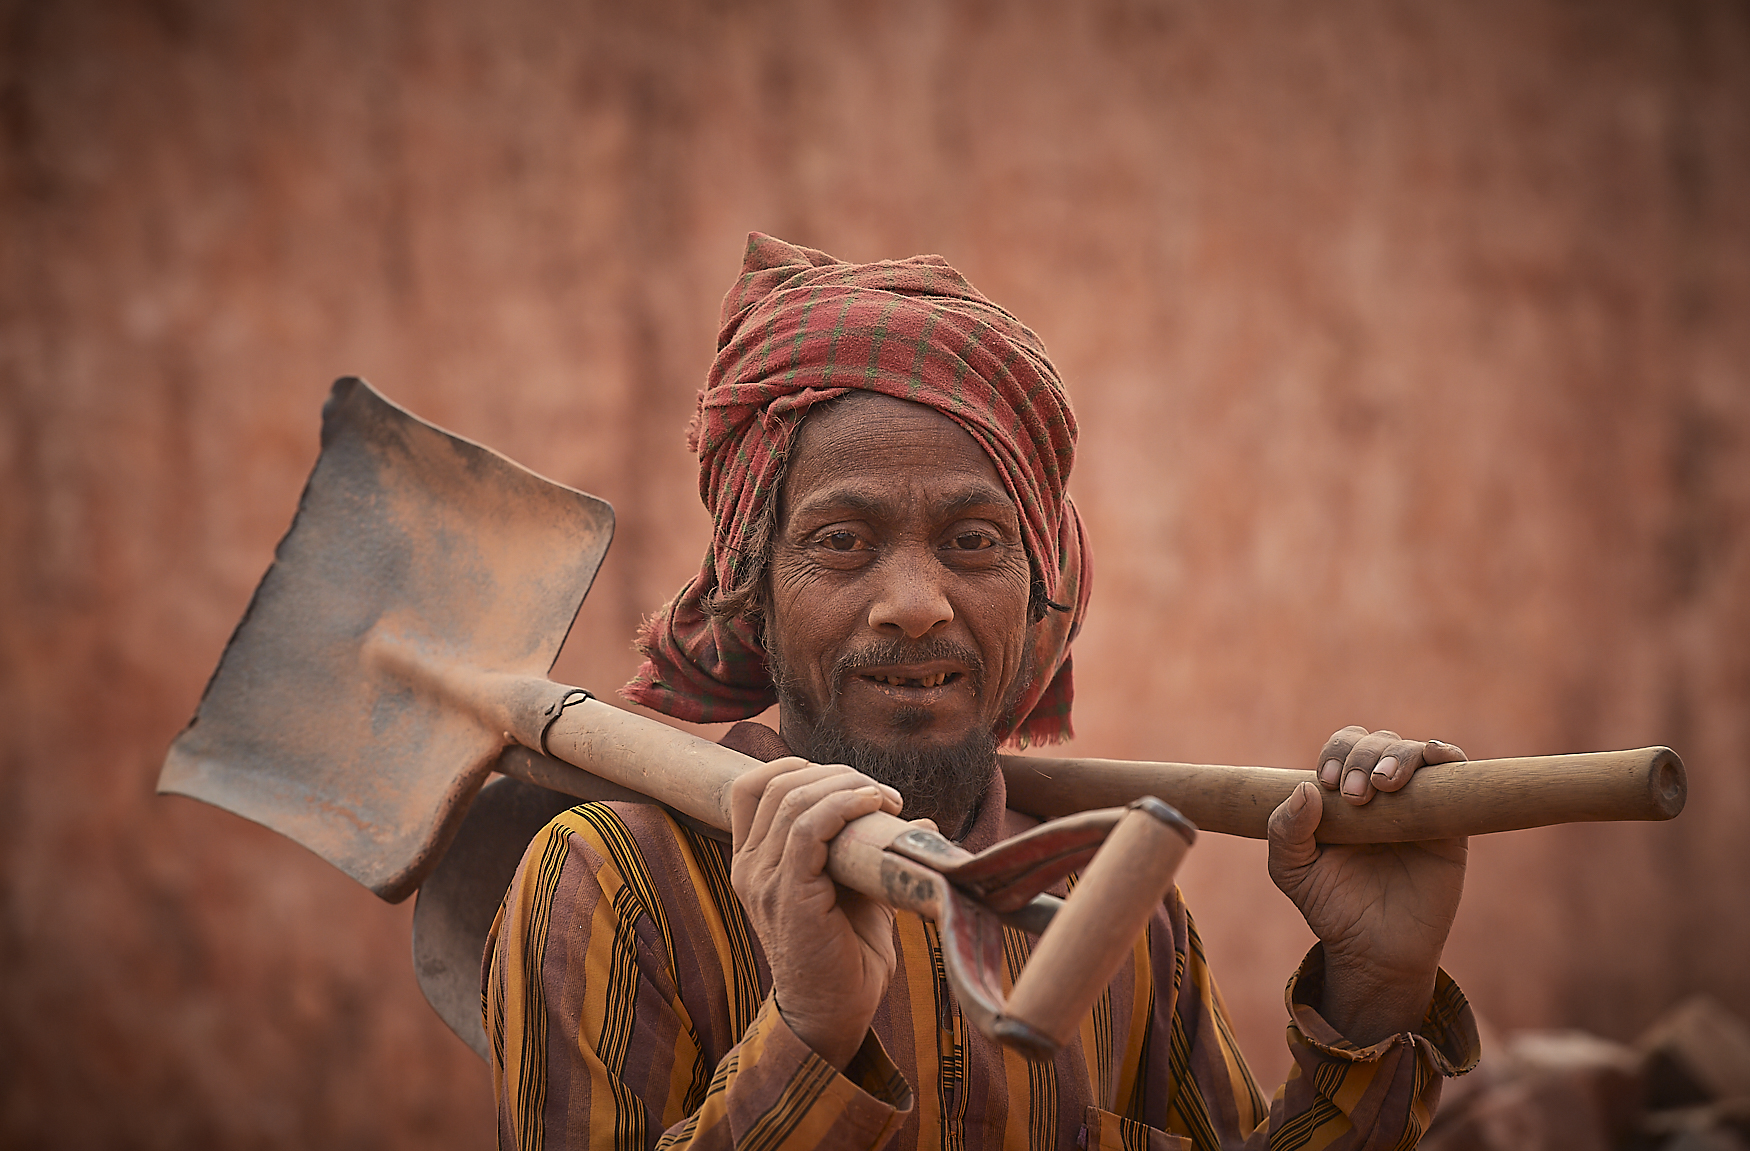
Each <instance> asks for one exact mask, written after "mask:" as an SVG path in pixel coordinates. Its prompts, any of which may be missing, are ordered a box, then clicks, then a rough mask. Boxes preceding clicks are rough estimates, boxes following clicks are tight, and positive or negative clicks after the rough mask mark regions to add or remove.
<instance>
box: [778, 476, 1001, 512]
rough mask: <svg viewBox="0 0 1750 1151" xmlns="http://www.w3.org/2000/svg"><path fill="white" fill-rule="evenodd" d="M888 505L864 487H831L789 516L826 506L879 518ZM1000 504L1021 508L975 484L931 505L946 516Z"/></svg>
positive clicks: (993, 490) (997, 492)
mask: <svg viewBox="0 0 1750 1151" xmlns="http://www.w3.org/2000/svg"><path fill="white" fill-rule="evenodd" d="M889 507H890V505H889V504H888V502H887V501H886V500H884V499H882V498H881V497H880V496H877V495H872V494H870V493H869V491H868V490H867V489H866V488H858V487H851V486H849V485H847V486H844V487H838V488H830V489H828V490H827V491H825V492H823V493H821V494H819V495H817V496H815V497H814V498H812V499H809V500H808V501H806V502H805V503H803V504H802V505H801V506H799V507H796V508H792V509H791V510H790V514H791V515H793V516H794V515H802V514H810V513H814V514H818V513H819V512H821V511H824V510H826V509H828V508H844V509H845V510H847V511H852V512H856V513H858V514H860V515H865V516H870V517H879V516H881V515H884V514H886V512H887V511H888V509H889ZM987 507H1001V508H1004V509H1007V510H1012V511H1014V512H1015V513H1016V514H1017V515H1019V514H1020V509H1019V508H1018V507H1017V506H1016V504H1015V501H1014V500H1013V499H1011V498H1010V497H1009V493H1008V492H1006V491H1004V490H1002V489H1001V488H999V487H996V486H994V485H992V484H987V483H982V482H981V483H978V484H976V485H974V486H973V487H971V488H968V489H966V490H964V491H961V492H960V493H959V494H957V495H955V496H953V497H952V498H950V499H948V500H946V501H944V502H943V503H940V504H932V505H931V510H932V511H933V512H934V514H936V515H939V516H942V517H944V518H949V517H953V516H958V515H962V514H964V513H966V512H969V511H973V510H975V509H978V508H987Z"/></svg>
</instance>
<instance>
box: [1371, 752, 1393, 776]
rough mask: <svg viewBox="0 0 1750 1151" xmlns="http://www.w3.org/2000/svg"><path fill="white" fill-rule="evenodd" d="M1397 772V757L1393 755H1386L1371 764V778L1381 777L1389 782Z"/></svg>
mask: <svg viewBox="0 0 1750 1151" xmlns="http://www.w3.org/2000/svg"><path fill="white" fill-rule="evenodd" d="M1397 774H1398V759H1397V756H1395V755H1388V756H1386V757H1385V758H1384V759H1382V760H1380V761H1379V762H1378V763H1376V764H1374V765H1373V778H1375V779H1383V780H1384V781H1385V782H1387V783H1390V782H1391V781H1392V780H1393V779H1395V778H1396V777H1397Z"/></svg>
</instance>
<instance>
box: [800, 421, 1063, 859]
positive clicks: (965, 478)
mask: <svg viewBox="0 0 1750 1151" xmlns="http://www.w3.org/2000/svg"><path fill="white" fill-rule="evenodd" d="M782 501H783V502H782V505H781V507H780V509H779V516H778V525H777V532H776V538H775V539H774V540H773V545H772V564H771V569H770V580H771V586H770V597H769V601H768V605H767V618H766V645H767V649H768V651H769V653H770V656H771V663H772V666H773V673H774V677H775V679H776V680H777V682H778V689H779V722H780V725H781V727H782V730H783V733H784V736H785V738H786V739H787V740H788V741H789V742H790V744H791V746H792V747H795V748H796V749H797V750H798V751H799V752H802V753H803V754H806V755H809V756H810V757H811V758H816V759H820V758H826V759H827V760H828V761H830V762H841V761H848V760H847V757H846V756H845V754H844V752H845V750H846V749H847V748H852V749H855V748H864V749H875V750H876V751H878V752H879V753H881V754H882V755H884V756H886V757H888V758H889V759H892V758H894V757H897V758H898V760H900V761H903V762H905V763H911V764H913V765H919V764H921V765H922V768H921V770H923V771H924V772H925V774H928V773H929V772H930V771H931V770H936V771H937V773H938V774H940V772H941V771H948V772H949V773H950V774H952V773H955V772H966V771H973V772H976V773H977V777H976V779H975V780H973V781H971V783H970V784H963V785H962V786H961V787H959V788H958V791H959V792H961V793H962V794H960V795H958V796H943V797H942V798H943V799H944V800H948V801H949V803H948V806H950V807H954V804H956V803H959V802H960V801H961V800H963V799H964V794H963V793H964V792H965V791H966V790H967V788H968V787H973V788H974V790H973V791H972V799H973V800H974V801H976V798H977V796H978V795H979V794H982V791H983V788H984V786H985V784H986V782H987V781H988V777H989V772H990V768H991V766H992V764H991V755H992V754H993V753H994V751H995V739H994V737H993V734H992V732H993V729H994V728H995V727H996V725H997V723H998V721H999V720H1000V719H1001V718H1002V717H1003V714H1004V712H1005V709H1007V708H1009V707H1012V706H1013V703H1014V701H1015V699H1017V698H1018V697H1019V694H1020V692H1021V691H1022V690H1024V689H1025V687H1026V686H1027V680H1028V676H1029V674H1030V670H1031V669H1030V668H1029V667H1028V661H1027V651H1028V645H1027V633H1028V623H1029V620H1028V610H1027V609H1028V591H1029V584H1030V579H1031V575H1030V570H1031V569H1030V568H1029V566H1028V562H1027V554H1026V549H1025V548H1024V546H1023V545H1022V542H1021V529H1020V518H1019V515H1018V513H1017V511H1016V508H1015V504H1014V501H1013V500H1011V499H1010V498H1009V495H1008V492H1007V491H1006V490H1005V489H1004V487H1003V483H1002V479H1001V477H1000V476H999V475H998V473H997V470H996V466H995V465H994V464H993V463H992V462H991V459H990V457H989V456H988V455H986V454H985V452H984V449H982V448H980V447H979V446H978V444H977V442H976V441H974V440H973V438H972V437H971V436H970V435H968V434H967V433H966V431H965V429H963V428H961V427H960V426H959V425H958V424H956V423H954V421H952V420H950V419H948V418H947V417H946V416H944V415H942V414H941V413H939V412H937V411H935V410H934V409H931V408H927V407H924V406H923V405H921V404H913V403H908V402H906V401H903V400H896V399H892V398H890V397H887V396H880V395H875V394H873V393H852V394H851V395H848V396H846V397H844V398H843V399H840V400H837V401H835V402H833V403H831V404H829V405H827V406H825V407H824V408H821V409H818V410H816V411H815V412H814V413H813V414H812V415H810V416H809V418H808V419H807V420H806V421H804V423H803V425H802V427H801V428H800V429H799V431H798V434H797V438H796V442H795V445H794V447H793V449H792V455H791V460H790V465H789V469H788V475H787V478H786V480H785V482H784V489H783V492H782ZM932 757H934V758H935V759H937V760H941V761H942V762H943V763H946V764H948V766H938V768H936V769H932V768H931V767H930V762H931V760H932ZM877 758H880V757H879V756H878V757H877ZM955 763H959V764H963V765H964V766H959V767H956V766H952V764H955ZM853 766H858V767H860V768H862V769H863V770H865V771H871V774H875V772H874V771H872V770H871V766H870V765H868V764H866V763H853ZM888 782H891V783H893V784H894V786H896V787H899V789H900V790H901V792H902V793H905V792H907V785H908V784H911V785H913V787H914V790H915V789H916V788H918V787H922V788H923V790H925V791H929V790H932V789H934V790H940V788H939V787H936V786H935V785H933V784H931V783H930V781H928V780H918V779H905V780H897V779H889V780H888ZM941 782H942V781H940V780H937V781H936V784H940V783H941ZM949 782H950V783H952V782H953V781H949ZM949 790H955V789H954V788H952V787H951V788H950V789H949ZM917 798H918V799H920V800H922V801H923V803H922V805H921V807H922V809H920V804H918V803H913V802H911V800H912V799H913V796H912V795H911V794H907V799H908V809H907V814H909V815H913V816H920V815H930V816H932V817H935V818H936V819H937V822H938V823H940V824H941V825H942V828H943V830H944V831H946V832H948V833H949V834H953V833H954V828H955V826H956V824H955V822H954V816H955V814H956V811H963V810H964V809H963V808H956V809H955V810H949V811H943V812H936V811H932V810H928V808H929V807H932V806H937V805H936V804H933V803H931V802H930V797H928V796H918V797H917ZM944 816H947V817H948V819H947V820H946V821H945V820H944V818H943V817H944Z"/></svg>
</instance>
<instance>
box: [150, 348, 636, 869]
mask: <svg viewBox="0 0 1750 1151" xmlns="http://www.w3.org/2000/svg"><path fill="white" fill-rule="evenodd" d="M613 530H614V513H613V509H612V508H611V507H609V506H608V504H607V503H605V502H604V501H602V500H599V499H596V498H595V497H594V496H591V495H587V494H585V493H583V492H579V491H575V490H573V489H571V488H567V487H562V486H561V485H559V484H555V483H553V482H551V481H549V480H546V479H543V478H542V477H540V476H538V475H535V474H534V473H533V472H531V471H528V470H527V469H525V468H523V467H520V466H519V465H517V464H515V463H513V462H511V461H510V460H508V459H506V458H505V457H503V456H501V455H499V454H498V453H496V452H493V451H491V450H489V449H487V448H484V447H481V446H480V445H478V444H475V443H471V442H469V441H468V440H464V439H461V438H460V437H458V436H454V435H451V434H450V433H448V432H445V431H443V430H441V429H439V428H436V427H433V426H432V425H431V424H428V423H426V422H425V421H423V420H420V419H419V418H417V417H415V416H413V415H411V414H410V413H408V412H406V411H404V410H402V409H401V408H399V407H397V406H395V405H394V404H392V403H390V402H389V401H388V400H385V399H384V398H383V397H382V396H380V395H379V394H377V392H375V391H374V390H373V389H372V388H371V387H370V385H368V384H366V383H365V382H364V381H363V380H359V379H353V378H347V379H342V380H340V381H338V382H336V383H335V385H334V391H333V393H332V395H331V396H330V397H329V400H328V403H327V405H326V406H325V407H324V408H323V412H322V453H321V455H320V456H319V457H318V459H317V461H316V467H315V469H314V470H313V471H312V472H311V474H310V480H309V483H308V484H307V485H306V486H305V488H304V495H303V498H302V500H301V501H300V503H299V506H298V514H297V516H296V518H294V519H293V521H292V527H291V530H290V531H288V532H287V533H286V537H285V539H283V540H281V541H280V545H279V548H278V549H277V550H276V552H275V554H274V563H273V566H272V567H270V568H269V569H268V571H267V574H266V575H265V576H264V577H263V578H262V581H261V585H260V586H259V587H257V588H256V590H255V597H254V599H253V600H252V601H251V603H250V605H249V610H248V611H247V613H245V615H244V617H243V621H242V622H241V623H239V624H238V625H237V631H236V632H235V634H233V635H232V637H231V642H230V644H229V645H227V647H226V648H225V652H224V654H223V655H222V656H221V657H220V659H219V667H218V670H217V671H215V672H214V673H213V678H212V680H211V681H210V682H209V683H208V684H207V689H206V693H205V695H204V696H203V697H202V699H201V702H200V708H199V710H198V711H197V712H196V713H195V717H194V719H193V720H192V721H191V722H190V723H189V726H188V728H187V729H186V730H184V731H183V733H182V734H181V735H180V736H178V737H177V739H176V741H175V743H173V744H172V745H171V747H170V752H169V755H168V756H167V757H166V758H165V761H164V769H163V772H162V774H161V775H160V776H159V779H158V790H159V791H161V792H168V793H174V794H179V795H187V796H192V797H194V798H195V799H200V800H204V801H206V802H207V803H211V804H214V805H216V806H218V807H222V808H225V809H226V810H229V811H233V812H236V813H237V814H238V815H242V816H245V817H246V818H249V819H252V820H254V821H256V822H257V823H260V824H264V825H265V826H267V827H270V828H272V829H273V830H275V831H277V832H279V833H281V834H282V835H285V836H287V837H289V838H291V839H294V840H296V841H297V842H299V843H301V844H303V845H304V846H305V847H308V848H309V849H310V850H312V851H314V852H315V853H316V854H318V855H320V856H322V858H324V859H326V860H328V861H329V862H330V863H332V864H334V865H335V866H336V867H339V868H340V869H341V870H342V871H344V872H346V873H347V874H348V875H350V876H352V877H353V878H354V879H356V880H358V881H359V882H360V883H363V884H364V885H365V886H367V887H369V888H370V889H371V890H372V891H375V892H376V893H377V894H378V895H380V896H382V897H383V898H384V899H388V900H391V901H395V900H400V899H402V898H405V897H406V896H407V895H408V894H409V893H410V892H411V891H412V890H413V889H414V888H415V887H417V886H418V885H419V883H420V881H421V880H422V879H423V878H424V877H425V875H426V874H427V873H428V872H429V871H430V870H431V868H432V867H433V866H435V864H436V862H437V860H438V858H439V857H440V856H441V855H442V853H443V850H444V848H445V847H447V846H448V844H449V840H450V838H451V837H452V836H453V835H454V834H455V829H456V827H457V826H458V824H459V823H460V820H461V817H462V815H463V812H464V810H465V808H466V807H467V805H468V802H469V801H470V800H472V799H473V797H474V794H475V792H476V791H478V790H479V788H480V785H481V783H482V782H484V781H485V778H486V776H487V773H488V772H489V771H490V770H491V767H492V764H493V762H494V761H495V760H496V759H497V757H498V755H499V753H500V752H501V751H502V750H503V749H504V746H505V743H506V737H505V735H504V733H503V732H502V731H500V730H495V729H494V727H493V726H492V725H490V724H489V723H485V722H483V721H482V720H481V719H480V718H479V717H478V716H477V715H475V714H472V713H471V712H469V711H467V710H465V709H462V708H458V707H455V706H452V705H447V704H444V703H442V702H440V701H438V700H436V699H435V698H434V697H432V696H430V695H429V694H428V693H416V692H414V691H413V690H412V689H411V688H410V687H409V686H408V685H407V684H406V683H405V682H403V681H402V680H400V679H398V678H396V677H395V676H393V675H391V674H388V673H386V672H384V671H382V670H380V669H379V668H378V667H376V666H375V665H374V664H373V662H372V661H371V660H370V659H368V658H366V650H367V644H368V641H370V640H371V639H372V637H373V636H374V635H376V634H377V633H379V632H381V633H384V634H386V635H392V636H393V637H394V639H395V641H396V642H397V643H399V644H401V645H404V646H407V647H411V648H413V649H416V650H418V651H419V652H420V653H421V654H422V655H423V656H429V657H431V658H434V659H440V660H445V661H453V662H454V663H457V664H463V665H467V666H470V667H476V668H479V669H482V670H486V671H494V672H510V673H517V674H523V675H535V676H545V675H546V674H547V672H548V670H549V669H551V668H552V666H553V661H554V659H556V658H557V657H558V654H559V648H560V646H561V645H562V644H563V643H564V642H565V636H566V633H567V632H568V631H569V630H570V628H571V623H572V621H573V620H574V619H575V618H576V616H577V610H578V608H579V607H580V606H581V605H582V603H583V598H584V596H585V594H586V593H587V592H588V591H589V586H590V583H591V581H593V580H594V578H595V573H596V569H597V568H598V567H600V566H601V562H602V557H603V556H604V555H606V553H607V549H608V543H609V541H610V540H611V539H612V538H613Z"/></svg>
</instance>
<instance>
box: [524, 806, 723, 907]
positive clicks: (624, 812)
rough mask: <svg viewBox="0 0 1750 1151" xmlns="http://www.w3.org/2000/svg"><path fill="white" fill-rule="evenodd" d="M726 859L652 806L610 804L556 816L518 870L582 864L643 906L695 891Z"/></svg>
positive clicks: (705, 840) (717, 848)
mask: <svg viewBox="0 0 1750 1151" xmlns="http://www.w3.org/2000/svg"><path fill="white" fill-rule="evenodd" d="M725 858H726V852H725V850H724V847H723V846H722V845H720V844H718V843H717V842H716V841H715V840H711V839H708V838H706V837H705V836H703V835H700V834H699V833H697V832H695V831H693V830H691V829H690V828H687V827H685V826H683V825H682V824H680V823H678V822H676V820H675V819H674V817H673V816H671V815H670V814H669V813H668V812H667V811H665V810H663V809H662V808H660V807H658V806H656V805H654V804H643V803H619V802H609V803H584V804H579V805H578V806H576V807H573V808H569V809H567V810H566V811H562V812H560V813H559V814H558V815H557V816H555V817H554V818H553V819H552V821H551V822H549V823H548V824H547V826H546V827H544V828H542V829H541V832H540V834H538V835H537V836H536V837H535V839H534V841H533V842H532V843H531V844H530V845H529V849H528V851H527V852H526V853H525V854H524V862H523V865H524V867H525V868H528V867H529V866H530V865H531V864H533V863H534V862H535V861H536V860H545V859H552V860H553V861H554V862H556V863H559V864H560V866H564V865H566V864H570V865H572V866H576V865H579V864H581V865H582V867H583V868H584V869H586V870H588V871H589V872H591V873H592V874H593V875H594V876H595V877H596V880H597V882H598V883H603V884H607V885H611V886H619V885H622V884H623V885H627V886H629V887H630V888H631V889H632V891H633V893H634V895H635V896H636V897H637V898H638V899H639V900H640V901H641V902H643V901H648V900H660V899H662V898H663V897H664V896H665V895H667V894H668V893H669V892H670V891H671V890H674V889H690V888H692V887H694V886H696V883H695V882H694V881H695V879H696V877H697V876H698V873H699V872H700V871H701V870H702V869H704V868H707V867H709V866H711V865H712V864H721V863H722V862H723V860H724V859H725Z"/></svg>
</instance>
